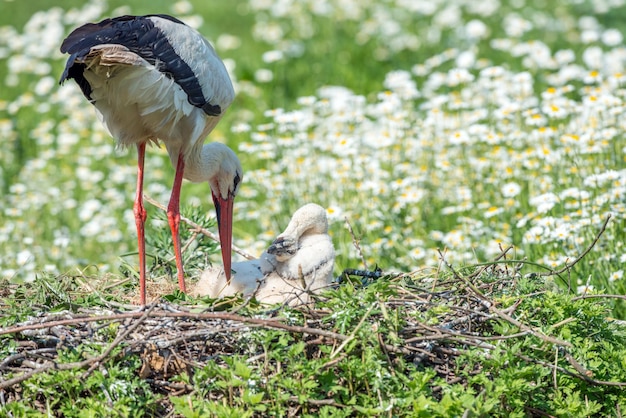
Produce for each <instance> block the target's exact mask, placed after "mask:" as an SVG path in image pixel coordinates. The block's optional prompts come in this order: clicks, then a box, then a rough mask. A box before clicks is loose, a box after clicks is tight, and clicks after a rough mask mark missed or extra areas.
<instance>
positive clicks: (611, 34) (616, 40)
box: [602, 29, 624, 46]
mask: <svg viewBox="0 0 626 418" xmlns="http://www.w3.org/2000/svg"><path fill="white" fill-rule="evenodd" d="M623 40H624V37H623V36H622V33H621V32H620V31H618V30H617V29H607V30H605V31H604V33H602V42H603V43H604V44H605V45H607V46H617V45H619V44H621V43H622V41H623Z"/></svg>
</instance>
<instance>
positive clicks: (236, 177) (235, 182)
mask: <svg viewBox="0 0 626 418" xmlns="http://www.w3.org/2000/svg"><path fill="white" fill-rule="evenodd" d="M239 183H241V176H240V175H239V173H235V178H234V179H233V185H234V186H235V190H237V188H238V187H239Z"/></svg>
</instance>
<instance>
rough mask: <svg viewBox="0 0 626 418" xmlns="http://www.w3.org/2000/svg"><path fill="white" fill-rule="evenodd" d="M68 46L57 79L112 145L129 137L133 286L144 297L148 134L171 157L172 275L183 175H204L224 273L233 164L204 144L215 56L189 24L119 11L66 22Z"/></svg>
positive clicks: (225, 92)
mask: <svg viewBox="0 0 626 418" xmlns="http://www.w3.org/2000/svg"><path fill="white" fill-rule="evenodd" d="M61 52H63V53H68V54H70V57H69V58H68V60H67V64H66V66H65V71H63V75H62V76H61V80H60V82H61V83H63V82H64V81H65V80H68V79H74V80H75V81H76V83H77V84H78V86H79V87H80V89H81V90H82V92H83V94H84V95H85V97H86V98H87V99H88V100H89V101H90V102H91V103H92V104H93V105H94V106H95V108H96V112H97V114H98V116H99V118H100V120H101V121H102V122H103V124H104V126H105V127H106V129H107V130H108V131H109V132H110V134H111V136H113V137H114V138H116V139H117V144H118V145H119V146H121V147H129V146H131V145H135V146H136V147H137V154H138V158H137V167H138V170H137V193H136V196H135V204H134V206H133V212H134V215H135V223H136V225H137V237H138V246H139V293H140V301H141V304H142V305H145V303H146V257H145V252H146V249H145V233H144V224H145V221H146V210H145V208H144V204H143V177H144V156H145V150H146V144H147V143H148V142H151V141H152V142H155V143H156V142H158V141H159V140H160V141H162V142H163V143H164V144H165V147H166V148H167V152H168V154H169V157H170V160H171V161H172V165H173V166H175V167H176V174H175V177H174V185H173V187H172V193H171V197H170V201H169V205H168V210H167V218H168V221H169V225H170V228H171V230H172V238H173V241H174V252H175V256H176V267H177V270H178V284H179V287H180V290H181V291H183V292H185V291H186V287H185V276H184V270H183V261H182V257H181V243H180V235H179V223H180V210H179V206H180V189H181V184H182V180H183V177H184V178H186V179H188V180H191V181H192V182H202V181H208V182H209V185H210V187H211V192H212V195H213V202H214V204H215V209H216V211H217V222H218V229H219V235H220V243H221V248H222V259H223V262H224V267H225V269H226V277H227V278H230V264H231V242H232V215H233V201H234V198H235V195H236V194H237V190H238V188H239V184H240V182H241V179H242V176H243V171H242V168H241V164H240V162H239V160H238V158H237V156H236V155H235V153H234V152H233V151H232V150H231V149H230V148H228V147H226V146H225V145H222V144H219V143H210V144H207V145H204V138H205V137H206V136H207V135H208V134H209V133H210V132H211V131H212V130H213V128H214V127H215V125H216V124H217V122H218V121H219V120H220V118H221V117H222V115H223V114H224V111H225V110H226V109H227V108H228V106H229V105H230V104H231V103H232V101H233V99H234V96H235V93H234V90H233V86H232V83H231V81H230V78H229V76H228V72H227V71H226V68H225V67H224V63H223V62H222V61H221V60H220V58H219V57H218V56H217V54H216V52H215V50H214V49H213V47H212V46H211V45H210V44H209V43H208V42H207V40H206V39H204V38H203V37H202V35H200V34H199V33H198V32H197V31H196V30H194V29H193V28H191V27H189V26H187V25H186V24H184V23H183V22H181V21H180V20H178V19H176V18H174V17H171V16H167V15H146V16H120V17H115V18H111V19H105V20H103V21H101V22H99V23H87V24H85V25H83V26H81V27H79V28H77V29H75V30H74V31H73V32H72V33H70V34H69V36H68V37H67V38H66V39H65V40H64V41H63V44H62V45H61Z"/></svg>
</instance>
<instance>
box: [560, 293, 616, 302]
mask: <svg viewBox="0 0 626 418" xmlns="http://www.w3.org/2000/svg"><path fill="white" fill-rule="evenodd" d="M591 298H607V299H622V300H626V295H606V294H598V295H589V294H584V295H581V296H576V297H575V298H572V301H575V300H581V299H591Z"/></svg>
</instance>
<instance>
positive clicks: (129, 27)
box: [60, 15, 221, 116]
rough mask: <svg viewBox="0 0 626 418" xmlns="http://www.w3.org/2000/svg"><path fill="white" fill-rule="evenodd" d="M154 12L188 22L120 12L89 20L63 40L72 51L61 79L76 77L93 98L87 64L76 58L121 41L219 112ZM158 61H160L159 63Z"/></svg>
mask: <svg viewBox="0 0 626 418" xmlns="http://www.w3.org/2000/svg"><path fill="white" fill-rule="evenodd" d="M150 16H158V17H161V18H164V19H168V20H170V21H172V22H176V23H178V24H181V25H184V23H183V22H181V21H180V20H178V19H176V18H174V17H172V16H168V15H146V16H129V15H125V16H120V17H115V18H111V19H105V20H103V21H101V22H99V23H87V24H85V25H83V26H81V27H79V28H77V29H75V30H74V31H73V32H72V33H70V34H69V35H68V37H67V38H66V39H65V40H64V41H63V43H62V44H61V52H63V53H69V54H70V57H69V59H68V60H67V64H66V66H65V70H64V71H63V74H62V75H61V80H60V83H63V82H64V81H65V80H67V79H71V78H72V79H74V80H76V82H77V83H78V85H79V86H80V88H81V90H82V92H83V94H84V95H85V96H86V97H87V98H88V99H89V100H91V86H90V85H89V83H88V82H87V80H86V79H85V77H84V75H83V72H84V70H85V65H84V64H82V63H80V62H76V60H77V59H78V58H84V57H85V56H86V55H87V54H89V51H90V50H91V48H93V47H94V46H97V45H102V44H118V45H123V46H125V47H126V48H128V50H129V51H131V52H133V53H135V54H137V55H139V56H140V57H142V58H143V59H145V60H146V61H147V62H149V63H150V64H152V65H155V66H157V68H158V70H159V71H161V72H162V73H164V74H165V75H166V76H167V77H170V78H172V79H173V80H174V81H175V82H176V83H177V84H178V85H180V86H181V88H182V89H183V90H184V91H185V93H187V97H188V100H189V103H191V104H192V105H194V106H196V107H199V108H201V109H202V110H203V111H204V112H205V113H206V114H208V115H211V116H217V115H219V114H220V113H221V109H220V107H219V106H216V105H212V104H210V103H209V102H208V101H207V99H206V98H205V97H204V94H203V93H202V87H201V86H200V83H199V81H198V78H197V75H196V74H195V73H194V72H193V70H192V69H191V67H190V66H189V64H188V63H186V62H185V61H184V60H183V59H182V58H181V57H180V56H179V55H178V54H177V53H176V51H175V50H174V48H173V47H172V45H171V44H170V42H169V40H168V39H167V37H166V36H165V34H164V33H163V32H162V31H161V30H160V29H159V28H158V27H156V26H155V25H154V22H153V21H152V20H151V19H148V18H149V17H150ZM157 62H158V65H157Z"/></svg>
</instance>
